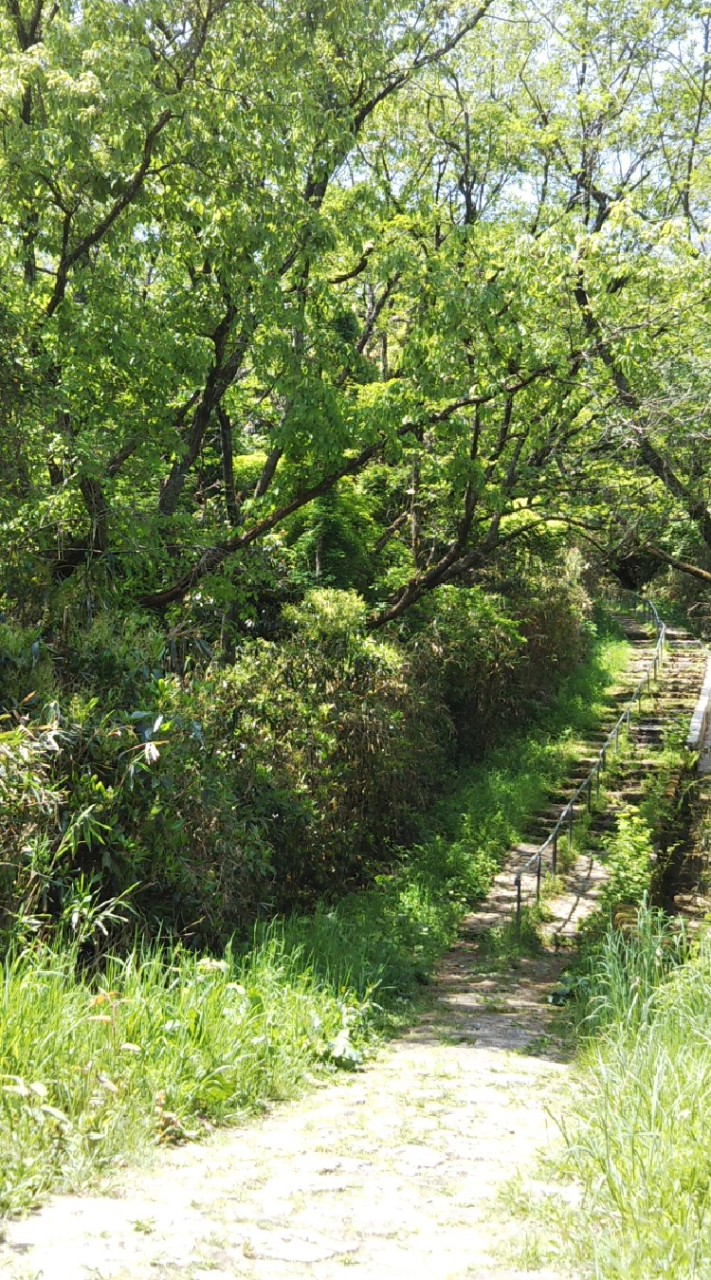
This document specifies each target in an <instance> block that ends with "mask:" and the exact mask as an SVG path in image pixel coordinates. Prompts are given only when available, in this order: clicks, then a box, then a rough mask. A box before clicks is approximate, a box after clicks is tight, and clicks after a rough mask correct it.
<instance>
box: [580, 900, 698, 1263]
mask: <svg viewBox="0 0 711 1280" xmlns="http://www.w3.org/2000/svg"><path fill="white" fill-rule="evenodd" d="M684 960H686V963H683V961H684ZM590 983H591V987H590V992H589V995H590V1010H591V1029H592V1028H593V1027H594V1028H595V1029H596V1031H597V1034H596V1036H595V1037H594V1038H592V1039H591V1040H590V1041H589V1043H588V1045H587V1048H586V1070H585V1073H584V1076H583V1082H582V1088H581V1091H580V1092H579V1094H578V1095H577V1100H576V1104H575V1107H574V1110H573V1112H572V1114H571V1115H570V1116H569V1118H568V1120H567V1121H566V1127H565V1136H566V1141H567V1155H566V1158H565V1165H564V1169H565V1172H566V1173H567V1174H568V1175H570V1176H572V1177H573V1178H575V1180H576V1181H577V1182H578V1183H579V1184H580V1185H581V1186H582V1188H583V1193H584V1200H583V1208H582V1211H581V1213H580V1214H579V1215H577V1216H576V1217H575V1218H574V1219H573V1220H571V1221H570V1222H569V1224H568V1231H569V1242H570V1250H571V1256H572V1258H573V1259H575V1260H576V1261H577V1262H578V1263H579V1264H583V1265H585V1266H587V1267H592V1268H593V1273H594V1274H595V1275H596V1276H599V1277H601V1278H605V1280H607V1278H610V1280H612V1277H615V1278H617V1277H620V1280H621V1278H622V1277H625V1280H653V1278H654V1277H658V1276H659V1277H661V1276H670V1277H671V1276H673V1277H674V1278H675V1280H687V1278H690V1277H707V1276H709V1275H711V938H710V937H709V936H708V935H707V936H706V937H705V938H704V939H703V940H702V941H701V942H700V943H699V944H697V945H695V946H694V948H693V949H692V954H691V957H690V958H689V944H688V942H687V940H686V939H685V937H684V935H683V934H680V933H679V932H678V931H677V930H674V929H673V928H672V927H671V926H670V924H669V922H668V921H667V920H665V919H664V917H663V916H662V915H661V913H659V912H656V911H652V910H649V909H647V908H643V909H642V910H641V911H640V914H639V923H638V926H637V928H636V930H635V932H634V933H633V934H631V935H630V936H628V937H625V936H623V935H620V934H619V933H616V932H614V931H610V932H609V934H608V935H607V937H606V938H605V941H604V943H603V945H602V946H601V948H600V949H599V953H598V958H597V966H596V968H595V970H594V971H592V972H591V974H590Z"/></svg>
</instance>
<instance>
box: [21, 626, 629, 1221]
mask: <svg viewBox="0 0 711 1280" xmlns="http://www.w3.org/2000/svg"><path fill="white" fill-rule="evenodd" d="M626 659H627V647H626V646H625V645H623V644H621V643H620V642H619V641H617V640H611V639H609V638H605V639H603V640H602V641H600V642H599V643H598V645H597V646H596V648H595V651H594V653H593V656H592V658H591V660H590V661H589V662H588V664H587V665H586V666H585V667H584V668H582V669H581V670H580V671H578V672H577V673H576V674H575V676H574V677H573V678H571V679H570V680H568V681H567V682H566V684H565V685H564V686H563V688H562V689H561V691H560V694H559V696H558V698H557V699H556V702H555V703H554V704H553V705H552V706H551V707H550V709H549V716H548V727H547V729H546V731H545V732H544V731H543V730H542V729H541V728H538V729H535V730H532V731H530V732H528V733H523V732H521V733H518V734H516V735H511V736H510V738H509V739H508V740H507V742H506V743H505V744H504V745H502V746H501V747H500V748H499V749H498V750H497V751H494V752H492V753H490V754H489V755H488V756H487V758H486V760H485V761H482V762H481V763H480V764H478V765H477V766H475V767H473V768H471V769H470V770H468V771H467V773H466V775H465V776H464V777H463V778H462V780H461V785H460V787H459V789H458V790H457V792H456V794H455V795H453V796H450V797H449V798H448V799H447V800H446V802H444V803H443V804H442V805H441V806H440V807H439V809H438V810H437V811H436V812H435V813H433V814H431V815H430V816H429V818H428V820H427V822H426V824H424V827H423V840H422V843H421V844H420V845H419V846H418V847H417V848H415V849H411V850H408V851H407V852H403V854H402V858H401V862H400V866H399V868H398V869H397V871H396V872H395V873H394V874H391V875H388V876H384V877H382V878H381V879H380V881H379V882H378V883H377V884H376V885H375V886H374V887H373V888H372V889H371V890H369V891H367V892H364V893H359V894H353V895H351V896H350V897H349V898H346V899H345V900H344V901H343V902H341V903H340V904H339V905H338V906H337V907H336V908H334V909H326V908H321V909H319V910H317V911H316V912H315V913H314V914H313V915H312V916H310V917H308V918H303V919H298V918H296V919H292V920H288V921H286V922H283V923H280V924H274V925H272V926H271V927H268V928H260V929H259V930H258V931H257V932H256V933H255V937H254V940H253V945H252V946H251V947H250V948H248V949H247V950H246V952H245V953H244V954H241V953H238V952H237V951H234V950H228V951H227V952H226V954H225V955H224V956H222V957H219V958H214V957H209V956H204V957H200V956H198V955H195V954H193V953H191V952H190V951H188V950H186V949H184V948H180V947H172V948H170V947H164V948H162V949H161V948H160V947H153V948H151V949H141V948H140V947H137V948H136V949H135V950H134V951H133V952H132V953H131V954H129V955H128V956H126V957H124V958H121V959H119V958H116V959H109V960H108V961H106V962H105V963H104V966H103V968H102V970H101V972H100V974H97V973H95V972H93V973H92V972H91V971H90V970H87V969H86V968H83V967H82V964H81V963H80V957H79V954H78V947H77V944H76V943H73V944H70V945H67V946H65V947H61V946H59V945H57V946H54V947H53V948H50V947H45V946H40V945H30V946H28V947H26V948H25V949H24V950H23V951H21V952H19V953H18V954H15V955H12V956H10V957H8V958H7V960H6V962H5V966H4V971H3V987H2V996H1V997H0V1066H1V1072H2V1074H1V1075H0V1210H2V1211H3V1212H5V1213H8V1212H16V1211H21V1210H23V1209H26V1208H28V1207H29V1206H31V1205H32V1204H34V1203H37V1202H38V1201H39V1200H41V1199H42V1197H43V1196H45V1195H46V1194H47V1192H48V1191H49V1190H50V1189H52V1188H64V1189H74V1188H78V1187H81V1186H83V1185H86V1184H87V1183H88V1182H89V1181H90V1180H92V1179H94V1178H95V1176H96V1173H97V1171H99V1170H106V1169H110V1168H111V1167H112V1166H114V1165H115V1164H116V1163H117V1162H120V1161H123V1160H125V1159H126V1158H128V1157H136V1156H137V1155H139V1154H140V1153H141V1151H144V1150H146V1148H148V1147H150V1146H152V1145H153V1144H155V1143H156V1142H172V1141H179V1140H182V1139H185V1138H192V1137H195V1136H198V1135H199V1134H200V1132H201V1131H202V1130H203V1129H204V1127H205V1123H206V1122H209V1123H210V1124H215V1123H218V1124H224V1123H228V1122H231V1121H234V1120H236V1119H238V1118H239V1117H241V1116H244V1115H245V1114H249V1113H250V1112H254V1111H255V1110H259V1109H260V1108H263V1107H264V1105H265V1104H267V1103H268V1102H269V1101H271V1100H273V1099H280V1098H287V1097H290V1096H293V1095H294V1094H296V1093H297V1092H298V1091H299V1089H301V1088H303V1086H304V1084H305V1083H307V1082H308V1081H309V1079H310V1078H312V1077H313V1075H314V1074H315V1073H321V1074H323V1073H328V1072H334V1071H336V1070H338V1069H352V1068H356V1067H357V1066H358V1065H359V1062H360V1060H361V1057H362V1055H363V1054H364V1053H367V1052H368V1051H369V1046H371V1045H373V1043H374V1042H377V1039H378V1037H379V1036H381V1035H382V1034H383V1032H384V1031H385V1030H386V1029H388V1027H389V1026H392V1024H393V1021H397V1020H398V1019H399V1020H402V1019H403V1018H405V1017H408V1016H412V1007H413V1006H412V1003H411V1002H412V997H413V994H414V993H416V992H417V990H418V988H419V985H420V984H421V983H426V982H427V979H428V975H429V974H430V972H431V970H432V967H433V964H434V963H435V961H436V959H437V958H438V956H439V955H441V954H442V952H443V951H444V950H446V948H447V947H448V946H449V945H450V944H451V942H452V941H453V939H454V937H455V935H456V929H457V925H458V922H459V920H460V919H461V916H462V913H463V912H464V911H465V909H466V908H467V906H468V905H470V904H473V903H474V902H476V901H477V900H479V899H481V898H482V897H483V896H484V895H485V893H486V891H487V888H488V885H489V883H490V879H491V876H492V875H493V873H494V871H495V869H496V866H497V865H498V863H499V861H500V859H501V857H502V856H503V854H504V853H505V852H506V850H507V849H508V848H509V846H510V845H511V843H513V842H515V841H517V840H519V839H520V838H521V836H522V833H523V830H524V827H525V823H526V820H527V819H528V817H529V816H530V815H531V813H532V812H533V811H534V810H535V809H536V807H537V806H538V805H539V804H540V803H541V800H542V799H543V796H544V794H545V791H546V789H547V787H548V786H549V785H551V784H552V783H554V782H560V781H561V780H562V779H563V778H564V777H565V773H566V770H567V767H568V764H569V761H570V759H571V756H573V755H574V753H575V750H576V740H577V737H578V735H579V734H581V733H583V732H584V731H585V729H586V728H588V727H590V726H592V725H593V724H595V723H596V722H597V720H598V718H599V717H600V716H601V715H602V714H603V712H604V710H605V691H606V689H608V688H609V686H610V684H611V682H612V681H613V680H614V679H615V678H616V677H617V676H618V675H619V673H620V671H621V670H622V668H623V667H624V664H625V662H626ZM103 909H104V910H105V907H104V908H103ZM97 910H99V908H97ZM90 916H91V910H90V909H88V916H87V919H86V920H85V921H84V932H85V937H86V938H88V937H89V936H90V931H91V930H90V926H91V919H90ZM87 930H88V932H87ZM492 945H493V946H494V951H497V948H498V952H500V953H501V955H502V956H505V957H508V959H510V958H511V955H512V948H511V946H510V939H509V940H508V941H507V940H506V939H505V938H501V939H499V940H496V939H494V940H492ZM498 952H497V955H498ZM493 958H494V959H495V958H496V957H493ZM499 958H500V957H499Z"/></svg>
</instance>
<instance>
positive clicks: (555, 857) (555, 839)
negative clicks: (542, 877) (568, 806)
mask: <svg viewBox="0 0 711 1280" xmlns="http://www.w3.org/2000/svg"><path fill="white" fill-rule="evenodd" d="M551 874H552V875H554V876H555V875H557V874H558V831H557V829H556V830H555V831H554V832H553V853H552V856H551Z"/></svg>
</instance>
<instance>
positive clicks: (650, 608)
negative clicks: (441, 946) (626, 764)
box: [514, 596, 667, 927]
mask: <svg viewBox="0 0 711 1280" xmlns="http://www.w3.org/2000/svg"><path fill="white" fill-rule="evenodd" d="M637 599H638V601H639V604H641V605H642V607H643V609H644V613H645V615H646V617H647V618H648V619H649V620H650V621H651V622H653V623H654V626H655V629H656V633H657V643H656V646H655V649H654V655H653V658H652V661H651V663H650V665H649V667H648V668H647V671H646V672H645V674H644V675H643V676H642V679H641V680H640V682H639V684H638V685H637V688H636V689H635V691H634V693H633V694H632V697H631V698H630V700H629V702H627V703H626V705H625V707H624V710H623V711H622V714H621V715H620V716H619V717H618V719H617V722H616V724H615V725H614V727H613V728H612V729H611V730H610V732H609V733H608V735H607V737H606V739H605V741H604V743H603V745H602V747H601V749H600V752H599V755H598V758H597V760H596V761H595V763H594V765H593V766H592V769H591V770H590V772H589V774H588V775H587V777H586V778H584V779H583V781H582V782H581V784H580V786H579V787H578V789H577V791H576V792H575V794H574V795H573V796H572V797H571V799H570V800H569V801H568V803H567V804H566V805H565V807H564V808H563V809H562V811H561V813H560V814H559V816H558V819H557V821H556V822H555V824H554V825H553V827H552V829H551V832H550V834H549V835H548V836H547V837H546V839H545V840H544V842H543V844H542V845H541V847H540V848H539V849H537V850H536V852H535V853H533V854H531V856H530V858H528V859H527V860H526V862H524V863H523V865H522V866H521V867H519V870H518V871H517V873H516V876H515V878H514V884H515V885H516V924H517V926H518V927H520V924H521V908H522V889H521V879H522V877H523V876H525V875H527V874H529V873H530V872H531V871H535V875H536V902H539V901H540V897H541V875H542V871H543V859H544V856H545V854H546V853H547V852H548V850H549V849H550V850H551V874H552V875H555V874H556V871H557V869H558V837H559V835H560V833H561V831H563V829H564V828H565V829H566V831H567V835H568V848H571V847H572V843H573V824H574V822H575V805H576V804H577V802H578V801H579V800H580V799H581V797H582V796H583V795H585V797H586V808H587V812H588V813H591V812H592V789H593V783H594V784H595V786H596V789H597V795H599V794H600V779H601V776H602V773H603V770H604V769H605V768H606V766H607V753H608V751H609V749H610V747H611V746H612V744H613V742H614V749H615V753H616V752H617V749H618V745H619V740H620V730H621V728H622V726H623V724H626V726H627V728H628V729H629V726H630V721H631V718H632V712H633V711H634V709H635V703H636V704H637V709H638V710H640V711H641V709H642V698H643V696H644V694H645V692H649V691H650V689H651V686H652V680H656V679H657V676H658V675H659V668H660V667H661V664H662V661H663V658H664V646H665V643H666V635H667V627H666V623H665V622H662V619H661V618H660V616H659V612H658V610H657V608H656V606H655V605H654V604H652V601H651V600H645V599H643V598H642V597H641V596H639V597H637Z"/></svg>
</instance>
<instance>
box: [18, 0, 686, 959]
mask: <svg viewBox="0 0 711 1280" xmlns="http://www.w3.org/2000/svg"><path fill="white" fill-rule="evenodd" d="M710 59H711V16H710V15H709V12H708V9H707V7H706V6H705V5H704V4H702V3H696V2H691V3H688V2H684V3H682V0H670V2H669V3H666V4H664V5H659V4H658V3H651V2H646V0H642V2H640V0H634V2H633V0H629V2H627V3H626V2H625V0H599V2H595V0H560V2H558V0H554V2H553V3H550V4H546V5H545V6H543V7H542V8H539V7H538V6H537V5H536V4H535V3H528V0H482V2H481V3H480V4H469V3H468V2H466V0H465V2H464V3H457V2H456V0H422V2H421V3H416V4H411V5H408V4H402V3H392V2H391V0H323V2H322V0H313V3H304V4H303V5H297V4H292V3H288V2H286V0H198V2H193V0H160V3H159V2H158V0H127V2H125V3H121V2H118V0H90V3H87V4H85V5H83V6H80V5H78V4H75V3H74V2H73V0H54V2H51V0H33V3H27V0H5V3H4V5H3V8H2V13H1V14H0V120H1V122H2V135H1V140H0V173H1V175H2V181H1V182H0V227H1V234H0V266H1V270H0V333H1V335H2V341H1V343H0V395H1V396H2V417H1V419H0V466H1V480H0V543H1V546H2V560H1V563H0V592H1V594H2V601H3V604H2V607H3V611H4V612H3V618H4V621H3V622H2V625H1V626H0V700H1V701H2V704H3V707H4V709H5V711H6V712H7V714H8V715H9V716H10V717H11V719H10V721H9V722H8V725H7V731H6V732H5V733H4V734H3V735H2V739H0V750H2V753H3V757H4V762H5V764H4V769H5V771H4V774H3V779H2V782H0V787H1V788H2V789H3V791H4V793H5V794H4V797H3V798H4V800H5V802H6V804H5V814H4V816H3V817H2V818H0V823H1V824H2V826H3V828H4V829H3V831H2V832H1V833H0V834H1V836H2V847H3V867H4V869H3V872H2V874H3V876H4V889H3V901H4V909H5V913H6V918H5V925H4V928H5V930H6V932H7V931H8V930H9V931H10V932H12V930H13V929H15V928H16V927H17V920H18V919H21V920H25V921H28V920H29V921H30V922H34V923H33V924H32V927H33V928H39V927H41V922H42V921H43V920H45V919H46V918H47V917H48V916H57V915H58V914H59V915H61V913H62V911H65V912H66V911H67V910H70V909H73V908H72V907H71V904H75V903H76V900H77V894H79V897H80V899H81V900H82V901H83V900H84V899H82V898H81V895H82V894H86V893H89V894H91V893H92V892H94V891H96V892H98V893H99V894H100V895H101V894H108V893H117V892H125V891H126V890H127V889H128V888H129V887H130V886H133V885H135V884H136V882H140V883H141V885H142V889H141V890H140V891H139V896H140V892H143V893H144V896H145V899H146V902H145V910H146V912H148V913H149V914H150V913H151V912H153V913H155V914H156V917H157V918H160V919H162V920H164V921H165V920H168V921H170V922H171V923H173V924H176V925H177V927H179V928H181V929H184V928H188V927H193V926H194V927H196V928H197V927H198V926H197V925H196V923H195V922H196V921H200V922H201V923H200V925H199V929H201V930H202V931H203V933H204V935H205V937H207V938H214V937H217V938H220V937H223V936H225V935H226V934H227V933H229V930H230V928H231V927H234V924H235V923H236V922H240V923H244V922H245V921H248V920H250V919H251V918H253V915H254V913H255V912H258V911H259V910H261V909H263V908H264V907H265V906H266V907H268V909H270V910H271V909H273V908H275V907H280V908H285V907H287V906H293V905H295V904H298V903H300V902H302V901H305V900H312V898H313V896H314V895H319V894H322V893H324V892H325V893H329V892H332V891H335V890H337V889H341V888H343V886H345V885H349V884H352V883H359V882H361V881H362V879H363V878H364V877H365V878H367V876H368V875H369V874H371V873H372V870H373V868H374V866H376V865H380V863H381V862H382V859H383V857H384V852H383V850H384V848H386V847H387V848H390V847H392V846H393V843H394V842H395V843H396V842H397V841H400V840H403V839H407V838H410V837H411V836H412V834H413V832H414V831H415V830H416V818H415V815H416V813H417V811H418V809H419V808H421V806H422V805H423V804H424V803H425V802H426V801H427V799H428V797H429V796H431V795H432V794H433V793H434V792H435V791H436V790H437V789H438V788H439V787H441V784H442V778H443V776H444V775H445V774H446V772H447V770H448V769H449V768H451V767H452V764H453V763H454V762H455V761H457V760H459V759H461V757H462V755H463V754H467V753H469V754H472V753H473V754H476V753H477V752H480V751H481V750H482V749H483V748H484V747H485V746H486V745H487V743H488V742H489V741H490V740H491V739H492V736H493V734H494V728H495V726H497V725H499V724H501V723H507V722H508V723H510V722H511V721H512V719H515V718H518V719H521V718H526V717H527V716H529V715H530V714H531V713H532V712H533V711H535V709H536V707H537V706H538V707H540V705H541V702H542V701H545V699H546V697H548V696H549V693H550V689H551V688H552V687H553V685H554V684H555V680H556V677H557V674H558V673H559V672H560V671H562V670H564V669H566V667H569V666H570V664H571V663H573V662H574V661H575V659H576V657H577V656H578V654H579V652H580V648H581V645H582V643H583V633H584V619H585V616H586V605H585V600H584V590H583V586H582V585H581V583H585V584H586V585H587V587H588V589H589V588H590V585H591V582H592V581H593V579H594V577H595V575H596V574H599V573H601V572H603V571H612V572H613V573H614V574H616V575H617V577H618V578H619V580H620V581H621V582H622V583H623V585H627V586H639V585H641V584H643V583H644V582H646V581H648V580H649V579H650V577H651V576H652V575H653V574H654V573H655V572H657V571H659V570H660V569H662V568H665V567H667V566H673V567H676V568H677V569H681V570H682V572H683V573H684V574H686V575H687V576H690V577H691V578H692V579H695V580H696V582H697V583H698V584H700V585H699V586H698V591H699V592H701V591H702V590H703V589H704V588H705V587H707V586H708V583H709V582H710V581H711V508H710V507H709V499H710V495H709V480H708V466H707V459H708V453H709V424H708V401H709V383H710V380H711V369H710V367H709V361H708V358H707V343H708V331H709V328H708V321H709V275H708V269H707V255H708V247H709V238H708V237H709V212H710V211H709V196H710V195H711V170H710V168H709V154H710V147H711V135H710V133H709V110H708V81H709V74H710V72H711V61H710ZM156 886H158V887H156ZM68 904H69V905H68ZM23 927H24V926H23Z"/></svg>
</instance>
